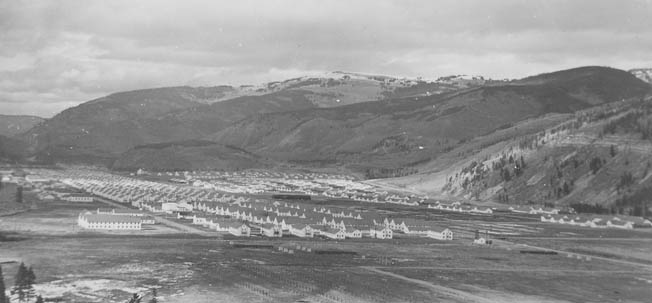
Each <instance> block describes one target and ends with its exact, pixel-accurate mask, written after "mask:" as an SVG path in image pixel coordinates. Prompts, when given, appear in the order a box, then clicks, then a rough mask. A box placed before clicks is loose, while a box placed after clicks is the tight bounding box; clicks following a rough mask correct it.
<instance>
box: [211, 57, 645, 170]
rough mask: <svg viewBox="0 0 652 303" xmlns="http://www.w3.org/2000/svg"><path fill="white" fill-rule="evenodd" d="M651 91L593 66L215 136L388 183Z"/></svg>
mask: <svg viewBox="0 0 652 303" xmlns="http://www.w3.org/2000/svg"><path fill="white" fill-rule="evenodd" d="M605 87H606V88H608V89H605ZM648 90H649V86H648V85H647V84H645V83H644V82H642V81H640V80H638V79H637V78H636V77H634V76H632V75H631V74H629V73H627V72H624V71H620V70H614V69H611V68H602V67H587V68H578V69H572V70H568V71H561V72H556V73H552V74H545V75H540V76H535V77H530V78H526V79H523V80H520V81H516V82H514V83H509V84H503V85H491V86H486V87H480V88H471V89H466V90H462V91H456V92H451V93H445V94H439V95H433V96H421V97H410V98H401V99H392V100H385V101H380V102H365V103H357V104H353V105H348V106H341V107H336V108H329V109H316V110H315V109H311V110H301V111H293V112H278V113H271V114H265V115H257V116H254V117H250V118H247V119H244V120H242V121H239V122H237V123H235V124H233V125H231V126H229V127H228V128H226V129H224V130H222V131H220V132H217V133H216V134H214V135H211V136H210V137H208V138H209V139H211V140H214V141H216V142H220V143H224V144H229V145H234V146H238V147H241V148H244V149H246V150H250V151H253V152H256V153H257V154H261V155H267V156H269V157H271V158H274V159H277V160H283V161H299V162H300V163H303V164H307V165H310V164H311V163H314V164H315V165H323V164H324V163H326V164H328V163H331V164H340V165H342V164H343V165H351V166H355V167H357V168H358V170H362V171H368V172H370V175H369V177H384V175H383V174H382V173H380V174H377V173H376V172H378V171H384V172H387V173H386V175H387V176H390V177H391V176H397V175H399V176H400V175H403V174H406V173H413V172H415V171H418V169H413V168H418V167H419V166H421V165H423V164H424V163H427V162H430V161H432V160H435V159H437V158H438V157H440V156H441V155H443V154H445V153H447V152H449V151H451V150H452V149H454V148H455V147H457V146H459V145H460V144H463V143H465V142H467V141H469V140H472V139H474V138H477V137H480V136H483V135H487V134H490V133H492V132H494V131H496V130H500V129H505V128H509V127H512V126H513V125H514V124H515V123H518V122H519V121H523V120H525V119H529V118H535V117H539V116H541V115H545V114H549V113H573V112H575V111H577V110H581V109H586V108H589V107H592V106H594V105H598V104H604V103H607V102H613V101H620V100H622V99H624V98H632V97H639V98H640V97H641V96H643V95H644V94H645V93H646V92H647V91H648Z"/></svg>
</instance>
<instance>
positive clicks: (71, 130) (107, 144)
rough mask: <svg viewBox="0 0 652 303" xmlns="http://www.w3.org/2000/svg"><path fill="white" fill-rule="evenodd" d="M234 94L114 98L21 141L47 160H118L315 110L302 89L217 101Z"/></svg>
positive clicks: (183, 92)
mask: <svg viewBox="0 0 652 303" xmlns="http://www.w3.org/2000/svg"><path fill="white" fill-rule="evenodd" d="M230 90H231V88H230V87H216V88H190V87H176V88H161V89H149V90H143V91H133V92H126V93H118V94H113V95H110V96H107V97H105V98H100V99H97V100H93V101H90V102H87V103H84V104H81V105H79V106H76V107H73V108H70V109H67V110H65V111H63V112H61V113H60V114H58V115H56V116H55V117H53V118H52V119H49V120H47V121H45V122H44V123H42V124H40V125H39V126H37V127H35V128H34V129H32V130H30V131H29V132H27V133H24V134H22V135H21V138H22V139H24V140H25V141H27V142H29V143H30V144H31V146H32V149H33V150H34V152H36V153H38V154H39V156H40V157H41V158H44V159H50V160H52V161H56V160H57V159H70V158H84V159H87V160H89V161H92V159H93V158H94V157H96V158H98V159H110V158H115V157H117V156H118V155H119V154H120V153H122V152H125V151H127V150H129V149H130V148H132V147H134V146H137V145H142V144H148V143H157V142H170V141H179V140H188V139H193V138H200V137H202V136H204V135H205V134H208V133H212V132H215V131H217V130H219V129H221V128H222V127H225V126H226V125H229V124H230V123H232V122H235V121H237V120H239V119H242V118H244V117H246V116H248V115H251V114H257V113H266V112H273V111H284V110H298V109H304V108H311V107H314V105H313V103H312V102H310V100H308V99H307V98H305V96H304V95H305V93H304V92H301V91H288V92H278V93H272V94H269V95H264V96H245V97H239V98H235V99H231V100H226V101H221V102H214V99H215V98H218V97H219V96H221V95H222V93H223V91H230ZM101 161H104V160H101Z"/></svg>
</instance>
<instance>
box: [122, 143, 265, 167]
mask: <svg viewBox="0 0 652 303" xmlns="http://www.w3.org/2000/svg"><path fill="white" fill-rule="evenodd" d="M263 166H265V164H264V161H263V160H262V159H260V158H259V157H258V156H256V155H253V154H251V153H249V152H247V151H244V150H241V149H238V148H235V147H232V146H224V145H220V144H216V143H214V142H209V141H199V140H192V141H182V142H174V143H159V144H148V145H141V146H137V147H135V148H133V149H131V150H129V151H128V152H126V153H125V154H124V155H122V157H121V158H120V159H119V160H117V161H115V163H113V167H112V168H113V169H115V170H131V171H133V170H137V169H139V168H143V169H147V170H150V171H159V170H160V171H174V170H242V169H247V168H253V167H263Z"/></svg>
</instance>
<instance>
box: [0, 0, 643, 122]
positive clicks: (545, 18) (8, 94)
mask: <svg viewBox="0 0 652 303" xmlns="http://www.w3.org/2000/svg"><path fill="white" fill-rule="evenodd" d="M651 31H652V2H651V1H645V0H642V1H618V0H613V1H596V0H586V1H576V0H575V1H570V0H569V1H549V0H546V1H534V0H524V1H486V0H478V1H460V0H455V1H432V0H424V1H381V0H370V1H360V0H358V1H324V0H320V1H307V0H297V1H272V0H268V1H264V0H262V1H246V0H234V1H215V0H209V1H189V0H179V1H161V0H156V1H140V0H139V1H133V0H128V1H115V0H111V1H105V0H102V1H88V0H84V1H35V0H29V1H16V0H0V113H4V114H35V115H40V116H43V117H50V116H52V115H54V114H56V113H57V112H59V111H61V110H63V109H65V108H67V107H70V106H73V105H77V104H79V103H81V102H84V101H88V100H91V99H93V98H97V97H100V96H103V95H107V94H110V93H112V92H117V91H124V90H132V89H138V88H148V87H160V86H176V85H191V86H212V85H221V84H234V85H239V84H257V83H262V82H267V81H274V80H284V79H287V78H291V77H297V76H301V75H306V74H314V73H318V72H321V71H335V70H344V71H357V72H366V73H378V74H385V75H396V76H406V77H416V76H423V77H427V78H436V77H438V76H445V75H451V74H473V75H475V74H477V75H484V76H488V77H493V78H506V77H507V78H517V77H523V76H527V75H532V74H538V73H542V72H548V71H553V70H558V69H564V68H570V67H577V66H582V65H606V66H612V67H616V68H621V69H630V68H635V67H652V33H651Z"/></svg>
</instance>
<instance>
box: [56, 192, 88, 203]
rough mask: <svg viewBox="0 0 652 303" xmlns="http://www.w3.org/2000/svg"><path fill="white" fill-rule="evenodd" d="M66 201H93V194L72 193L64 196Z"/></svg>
mask: <svg viewBox="0 0 652 303" xmlns="http://www.w3.org/2000/svg"><path fill="white" fill-rule="evenodd" d="M62 199H63V200H64V201H69V202H85V203H89V202H93V196H91V195H86V194H70V195H67V196H64V197H63V198H62Z"/></svg>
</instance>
